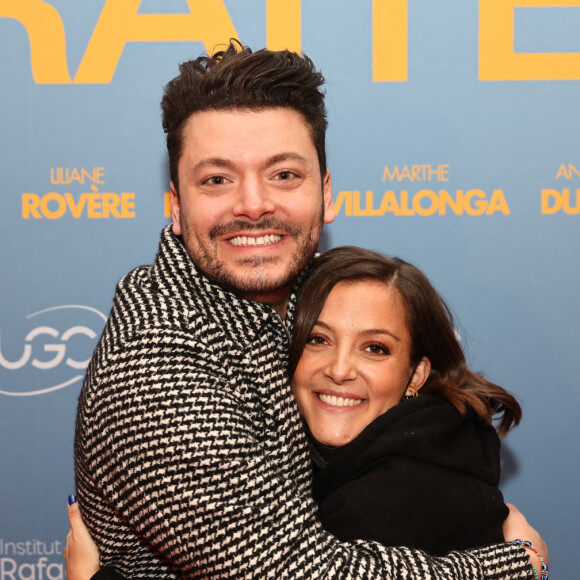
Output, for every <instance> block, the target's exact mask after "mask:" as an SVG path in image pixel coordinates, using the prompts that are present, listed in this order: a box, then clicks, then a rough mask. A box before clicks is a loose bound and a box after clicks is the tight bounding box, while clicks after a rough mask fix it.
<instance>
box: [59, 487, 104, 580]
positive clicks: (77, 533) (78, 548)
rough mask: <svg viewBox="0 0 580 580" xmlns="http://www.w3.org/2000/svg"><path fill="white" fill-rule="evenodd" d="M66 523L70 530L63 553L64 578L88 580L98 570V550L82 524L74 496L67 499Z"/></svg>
mask: <svg viewBox="0 0 580 580" xmlns="http://www.w3.org/2000/svg"><path fill="white" fill-rule="evenodd" d="M71 502H72V503H71ZM68 521H69V522H70V530H69V532H68V534H67V536H66V546H65V547H64V552H63V553H64V562H65V566H66V577H67V579H68V580H90V578H91V577H92V576H93V574H95V573H97V572H98V571H99V568H100V562H99V549H98V548H97V545H96V544H95V542H94V541H93V538H91V535H90V534H89V530H88V528H87V526H85V523H84V522H83V518H82V517H81V511H80V509H79V504H78V503H77V501H76V497H75V496H71V497H70V498H69V506H68Z"/></svg>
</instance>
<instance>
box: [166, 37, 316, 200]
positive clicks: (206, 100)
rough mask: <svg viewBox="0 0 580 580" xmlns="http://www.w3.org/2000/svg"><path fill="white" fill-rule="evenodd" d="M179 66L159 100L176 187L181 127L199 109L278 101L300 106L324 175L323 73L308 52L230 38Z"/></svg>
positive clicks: (275, 105) (261, 106) (265, 106)
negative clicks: (252, 46) (255, 45)
mask: <svg viewBox="0 0 580 580" xmlns="http://www.w3.org/2000/svg"><path fill="white" fill-rule="evenodd" d="M179 72H180V74H179V76H177V77H175V78H174V79H173V80H172V81H170V82H169V83H168V84H167V86H166V87H165V93H164V95H163V99H162V101H161V108H162V110H163V129H164V131H165V132H166V133H167V151H168V153H169V172H170V175H171V180H172V181H173V184H174V185H175V187H176V189H177V191H179V184H178V175H177V164H178V162H179V159H180V157H181V152H182V145H183V143H182V141H183V139H182V134H183V127H184V125H185V122H186V121H187V120H188V119H189V117H191V115H192V114H193V113H196V112H198V111H211V110H214V111H219V110H232V109H251V110H265V109H273V108H279V107H282V108H290V109H294V110H295V111H298V112H299V113H301V114H302V116H303V117H304V120H305V121H306V123H307V124H308V127H309V129H310V134H311V136H312V140H313V142H314V146H315V148H316V152H317V155H318V162H319V165H320V173H321V177H322V178H323V179H324V175H325V173H326V152H325V133H326V125H327V121H326V108H325V106H324V92H323V91H322V89H321V87H322V85H323V84H324V77H323V76H322V74H321V73H320V72H318V71H317V70H316V69H315V67H314V64H313V63H312V61H311V60H310V59H309V58H308V57H307V56H301V55H299V54H296V53H295V52H291V51H288V50H281V51H271V50H266V49H263V50H258V51H256V52H252V50H251V49H250V48H248V47H244V46H242V45H241V44H240V43H239V42H238V41H235V40H231V41H230V44H229V46H228V47H227V49H226V50H223V51H219V52H216V53H215V54H214V55H213V56H200V57H199V58H197V59H195V60H189V61H187V62H184V63H183V64H181V65H180V67H179Z"/></svg>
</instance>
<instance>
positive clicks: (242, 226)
mask: <svg viewBox="0 0 580 580" xmlns="http://www.w3.org/2000/svg"><path fill="white" fill-rule="evenodd" d="M264 230H276V232H278V233H281V234H285V235H290V236H297V235H299V234H301V233H302V228H299V227H298V226H296V225H295V224H293V223H290V222H286V221H283V220H280V219H278V218H274V217H268V218H264V219H263V220H259V221H257V222H250V221H246V220H233V221H231V222H229V223H227V224H221V225H217V226H214V227H213V228H212V229H211V230H210V232H209V237H210V239H212V240H213V239H215V238H217V237H220V236H227V235H228V234H237V233H239V232H249V231H252V232H254V233H255V232H259V231H264Z"/></svg>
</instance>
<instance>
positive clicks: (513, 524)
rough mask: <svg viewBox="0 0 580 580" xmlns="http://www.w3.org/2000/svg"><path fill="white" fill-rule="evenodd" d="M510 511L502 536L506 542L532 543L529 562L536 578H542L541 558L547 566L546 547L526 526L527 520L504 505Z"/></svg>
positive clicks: (516, 509)
mask: <svg viewBox="0 0 580 580" xmlns="http://www.w3.org/2000/svg"><path fill="white" fill-rule="evenodd" d="M506 505H507V506H508V508H509V510H510V513H509V516H508V517H507V518H506V519H505V521H504V523H503V535H504V537H505V541H506V542H513V541H514V540H527V541H529V542H531V543H532V546H533V547H534V550H535V551H532V550H528V552H529V554H528V556H529V557H530V560H531V561H532V564H533V565H534V568H535V569H536V574H537V575H538V578H542V561H541V559H540V556H542V557H543V559H544V561H545V562H546V564H548V546H547V544H546V542H544V540H542V538H541V536H540V534H539V533H538V532H537V531H536V530H534V528H532V526H530V524H528V520H526V518H525V517H524V514H523V513H522V512H520V510H518V508H517V507H516V506H515V505H513V504H511V503H508V504H506ZM548 566H549V564H548Z"/></svg>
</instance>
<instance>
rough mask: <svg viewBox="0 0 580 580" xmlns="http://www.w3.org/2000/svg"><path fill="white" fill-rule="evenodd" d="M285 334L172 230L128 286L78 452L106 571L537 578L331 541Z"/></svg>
mask: <svg viewBox="0 0 580 580" xmlns="http://www.w3.org/2000/svg"><path fill="white" fill-rule="evenodd" d="M292 310H293V305H292V302H291V304H290V306H289V312H288V316H287V321H286V324H287V325H290V324H291V321H292ZM286 324H285V323H284V321H282V320H281V319H280V317H279V316H278V315H277V314H276V312H274V311H273V310H272V309H271V308H270V307H267V306H264V305H262V304H257V303H254V302H250V301H246V300H243V299H241V298H238V297H236V296H235V295H233V294H231V293H229V292H226V291H224V290H223V289H221V288H220V287H217V286H215V285H213V284H212V283H211V282H209V281H208V280H207V279H206V278H205V277H204V276H202V275H201V274H200V273H199V272H198V271H197V270H196V269H195V267H194V265H193V264H192V262H191V260H190V259H189V257H188V255H187V252H186V251H185V249H184V247H183V245H182V243H181V241H180V239H179V238H177V237H175V236H174V235H173V234H172V232H171V229H170V227H168V228H166V229H165V230H164V231H163V234H162V239H161V244H160V248H159V252H158V255H157V258H156V260H155V263H154V264H153V265H152V266H148V267H140V268H137V269H135V270H133V271H132V272H131V273H130V274H128V275H127V276H125V277H124V278H123V279H122V280H121V281H120V283H119V285H118V287H117V292H116V296H115V301H114V305H113V309H112V311H111V315H110V317H109V320H108V323H107V325H106V328H105V330H104V333H103V336H102V337H101V340H100V342H99V344H98V346H97V348H96V350H95V353H94V355H93V358H92V361H91V363H90V365H89V368H88V370H87V376H86V379H85V384H84V386H83V389H82V391H81V396H80V400H79V410H78V417H77V429H76V441H75V469H76V478H77V491H78V494H79V499H80V503H81V506H82V509H83V515H84V517H85V519H86V521H87V524H88V526H89V528H90V530H91V533H92V534H93V536H94V537H95V538H96V540H97V542H98V544H99V547H100V550H101V554H102V563H103V564H104V565H114V566H115V568H116V569H117V570H118V571H119V572H121V573H122V574H123V575H125V576H127V577H132V578H145V577H148V578H174V577H180V576H182V577H192V578H276V579H278V578H309V579H310V578H326V579H335V578H336V579H338V578H342V579H347V578H348V579H353V580H354V579H365V578H368V579H371V578H372V579H376V578H389V579H408V578H413V579H421V580H425V579H430V578H433V579H435V578H445V579H453V578H457V579H466V580H467V579H469V580H474V579H479V578H495V579H500V578H502V579H507V580H509V579H516V578H517V579H520V578H532V577H533V575H532V571H531V567H530V566H529V564H528V557H527V555H526V552H525V550H524V549H522V548H517V547H513V546H508V545H499V546H494V547H491V548H485V549H481V550H478V551H474V552H470V553H455V554H452V555H451V556H449V557H447V558H446V559H435V558H430V557H428V556H426V555H425V554H423V553H421V552H418V551H413V550H408V549H405V548H398V549H394V548H384V547H382V546H380V545H377V544H374V543H369V542H358V541H357V542H352V543H345V544H341V543H339V542H338V541H336V540H335V539H334V538H333V537H332V536H330V535H329V534H327V533H326V532H325V531H324V530H323V529H322V527H321V525H320V524H319V523H318V522H317V520H316V517H315V514H316V506H315V504H314V502H313V501H312V499H311V497H310V484H311V472H310V458H309V454H308V448H307V444H306V440H305V436H304V434H303V432H302V428H301V422H300V418H299V416H298V412H297V408H296V405H295V403H294V400H293V397H292V394H291V390H290V388H289V385H288V380H287V374H286V359H287V351H288V343H289V331H288V329H287V326H286Z"/></svg>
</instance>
